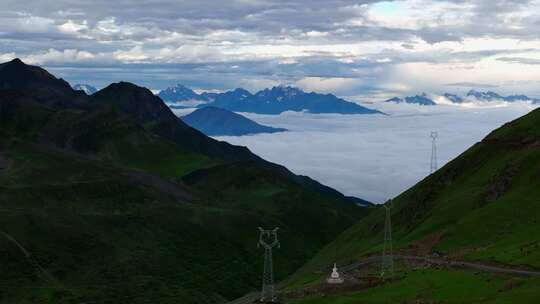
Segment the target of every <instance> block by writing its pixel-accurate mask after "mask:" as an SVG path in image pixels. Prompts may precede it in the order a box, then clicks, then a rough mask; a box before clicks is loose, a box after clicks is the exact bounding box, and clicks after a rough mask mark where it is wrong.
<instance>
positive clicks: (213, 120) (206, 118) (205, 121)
mask: <svg viewBox="0 0 540 304" xmlns="http://www.w3.org/2000/svg"><path fill="white" fill-rule="evenodd" d="M182 120H183V121H184V122H185V123H187V124H188V125H190V126H191V127H193V128H195V129H197V130H199V131H201V132H203V133H204V134H206V135H208V136H241V135H247V134H258V133H276V132H283V131H287V130H286V129H283V128H273V127H268V126H264V125H260V124H258V123H256V122H254V121H253V120H250V119H248V118H246V117H244V116H242V115H240V114H237V113H234V112H231V111H229V110H226V109H221V108H216V107H204V108H201V109H198V110H196V111H195V112H192V113H191V114H188V115H186V116H184V117H182Z"/></svg>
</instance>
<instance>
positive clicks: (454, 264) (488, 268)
mask: <svg viewBox="0 0 540 304" xmlns="http://www.w3.org/2000/svg"><path fill="white" fill-rule="evenodd" d="M394 258H395V259H398V260H413V261H420V262H426V263H430V264H434V265H440V266H447V267H451V268H464V269H473V270H479V271H484V272H490V273H500V274H508V275H517V276H540V271H536V270H525V269H520V268H515V267H512V266H511V265H508V266H492V265H486V264H482V263H477V262H464V261H453V260H448V259H444V258H434V257H425V256H414V255H401V254H395V255H394ZM380 260H381V256H372V257H369V258H366V259H363V260H361V261H358V262H357V263H353V264H350V265H347V266H343V267H341V271H342V272H345V273H346V272H350V271H352V270H354V269H357V268H358V267H360V266H363V265H368V264H371V263H374V262H378V261H380Z"/></svg>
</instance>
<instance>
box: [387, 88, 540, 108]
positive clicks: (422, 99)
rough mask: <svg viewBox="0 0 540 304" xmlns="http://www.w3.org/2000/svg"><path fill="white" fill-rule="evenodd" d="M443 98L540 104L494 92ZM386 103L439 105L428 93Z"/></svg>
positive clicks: (459, 100) (527, 98)
mask: <svg viewBox="0 0 540 304" xmlns="http://www.w3.org/2000/svg"><path fill="white" fill-rule="evenodd" d="M441 97H444V98H446V99H447V100H448V101H450V102H451V103H465V102H495V101H505V102H530V103H538V104H540V99H536V98H531V97H528V96H526V95H509V96H503V95H499V94H497V93H495V92H492V91H487V92H481V91H476V90H470V91H469V92H468V93H467V95H466V96H465V97H461V96H459V95H456V94H450V93H444V94H443V95H441ZM385 102H394V103H410V104H419V105H424V106H434V105H437V103H436V102H435V101H434V100H433V99H431V98H429V97H428V95H427V94H426V93H422V94H421V95H416V96H408V97H404V98H400V97H394V98H390V99H388V100H386V101H385Z"/></svg>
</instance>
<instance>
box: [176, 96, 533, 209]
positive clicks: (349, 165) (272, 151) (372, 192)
mask: <svg viewBox="0 0 540 304" xmlns="http://www.w3.org/2000/svg"><path fill="white" fill-rule="evenodd" d="M378 107H379V109H380V110H383V111H385V112H386V113H389V114H391V115H389V116H383V115H334V114H320V115H312V114H306V113H298V112H285V113H283V114H281V115H256V114H249V113H244V115H246V116H247V117H249V118H251V119H253V120H255V121H257V122H259V123H262V124H265V125H270V126H274V127H283V128H286V129H288V130H290V131H289V132H283V133H276V134H261V135H253V136H241V137H218V139H220V140H225V141H228V142H230V143H233V144H237V145H243V146H247V147H248V148H250V149H251V150H252V151H253V152H255V153H256V154H258V155H260V156H262V157H264V158H265V159H268V160H270V161H273V162H276V163H279V164H282V165H285V166H286V167H288V168H290V169H291V170H292V171H294V172H295V173H299V174H304V175H308V176H310V177H313V178H315V179H317V180H318V181H320V182H322V183H324V184H326V185H329V186H332V187H334V188H336V189H338V190H340V191H342V192H344V193H345V194H348V195H355V196H358V197H361V198H364V199H368V200H371V201H374V202H378V203H380V202H383V201H385V200H386V199H388V198H391V197H394V196H396V195H398V194H399V193H401V192H402V191H404V190H406V189H407V188H409V187H411V186H412V185H414V184H415V183H417V182H418V181H420V180H421V179H422V178H424V177H425V176H426V175H427V174H428V173H429V168H430V153H431V140H430V137H429V135H430V132H431V131H432V130H436V131H438V132H439V140H438V151H439V155H438V158H439V165H440V166H442V165H444V164H445V163H447V162H448V161H450V160H451V159H453V158H454V157H456V156H457V155H459V154H460V153H462V152H463V151H465V150H466V149H467V148H468V147H470V146H471V145H473V144H474V143H475V142H478V141H480V140H481V139H482V138H483V137H485V136H486V135H487V134H488V133H489V132H490V131H491V130H493V129H495V128H497V127H499V126H501V125H502V124H504V123H506V122H508V121H510V120H513V119H515V118H517V117H519V116H521V115H524V114H526V113H527V112H529V111H530V110H531V109H533V108H534V107H533V106H532V105H530V104H527V103H513V104H510V103H496V102H495V103H492V104H478V105H473V104H468V105H465V106H456V105H448V106H445V105H438V106H432V107H429V106H417V105H406V104H405V105H404V104H400V105H396V104H378ZM189 111H190V110H182V111H179V112H178V114H181V113H186V112H189Z"/></svg>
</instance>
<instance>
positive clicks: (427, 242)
mask: <svg viewBox="0 0 540 304" xmlns="http://www.w3.org/2000/svg"><path fill="white" fill-rule="evenodd" d="M444 234H445V232H444V231H440V232H435V233H432V234H430V235H428V236H426V237H425V238H423V239H421V240H419V241H417V242H415V243H413V244H410V245H408V246H407V247H405V248H404V249H402V250H401V251H402V252H403V253H405V254H407V255H414V256H429V255H432V254H433V253H434V252H433V248H434V247H435V246H437V244H439V242H440V241H441V239H442V238H443V236H444Z"/></svg>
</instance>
